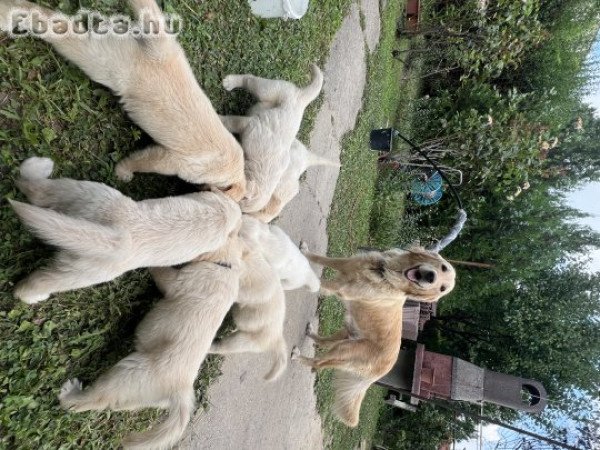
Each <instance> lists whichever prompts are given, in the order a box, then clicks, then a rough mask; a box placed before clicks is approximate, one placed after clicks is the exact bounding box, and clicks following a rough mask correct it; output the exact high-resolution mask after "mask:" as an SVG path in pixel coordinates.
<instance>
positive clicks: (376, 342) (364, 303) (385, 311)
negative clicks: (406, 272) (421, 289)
mask: <svg viewBox="0 0 600 450" xmlns="http://www.w3.org/2000/svg"><path fill="white" fill-rule="evenodd" d="M344 304H345V306H346V323H345V326H344V328H342V329H341V330H340V331H338V332H337V333H335V334H334V335H332V336H330V337H321V336H318V335H317V334H315V333H314V331H313V330H312V327H311V326H310V324H309V326H308V327H307V335H308V336H309V337H310V338H312V339H313V340H314V341H315V343H316V344H317V345H318V346H320V347H322V348H323V349H326V350H327V351H326V352H325V353H323V354H321V355H319V356H318V357H316V358H307V357H305V356H302V355H300V352H299V350H298V348H297V347H294V349H293V351H292V359H293V360H299V361H300V362H302V363H303V364H306V365H308V366H310V367H312V368H313V369H316V370H321V369H334V370H335V372H334V392H335V393H334V404H333V408H334V413H335V415H336V416H337V417H338V418H339V419H340V420H341V421H342V422H343V423H345V424H346V425H348V426H349V427H355V426H356V425H357V424H358V419H359V414H360V405H361V403H362V401H363V398H364V396H365V393H366V392H367V389H368V388H369V386H370V385H371V384H373V383H374V382H375V381H377V380H378V379H380V378H381V377H382V376H384V375H385V374H387V373H388V372H389V371H390V370H391V369H392V367H393V366H394V364H395V362H396V360H397V359H398V352H399V351H400V340H401V337H402V307H403V305H404V300H398V299H397V298H394V299H379V300H373V299H368V300H353V301H345V302H344Z"/></svg>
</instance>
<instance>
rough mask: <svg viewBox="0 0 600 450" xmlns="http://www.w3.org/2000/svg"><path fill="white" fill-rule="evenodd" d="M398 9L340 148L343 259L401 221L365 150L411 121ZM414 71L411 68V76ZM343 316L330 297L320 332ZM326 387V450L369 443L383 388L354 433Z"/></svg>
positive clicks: (391, 232)
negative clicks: (395, 53)
mask: <svg viewBox="0 0 600 450" xmlns="http://www.w3.org/2000/svg"><path fill="white" fill-rule="evenodd" d="M403 10H404V2H402V1H401V2H389V3H388V6H387V9H386V10H385V11H383V14H382V36H381V41H380V43H379V47H378V50H377V51H376V52H375V53H374V54H373V55H372V56H371V57H370V58H369V61H368V63H369V65H368V80H367V89H366V92H365V96H364V104H363V109H362V111H361V113H360V115H359V117H358V121H357V125H356V128H355V129H354V130H353V131H352V132H350V133H349V134H348V135H347V136H346V137H345V139H344V142H343V145H342V155H341V161H342V168H341V171H340V176H339V179H338V184H337V188H336V192H335V197H334V201H333V207H332V211H331V215H330V217H329V223H328V233H329V250H328V254H329V255H334V256H335V255H343V256H347V255H350V254H353V253H355V252H356V251H357V248H358V247H360V246H369V245H371V246H386V245H387V244H388V243H389V242H391V239H392V237H393V239H394V243H395V242H396V241H395V239H396V238H397V236H396V233H397V231H398V230H397V229H398V226H397V223H398V220H396V219H397V218H400V217H402V213H403V210H404V209H403V202H404V196H405V194H404V192H405V190H402V191H399V190H398V189H399V188H400V186H397V185H395V184H394V185H393V186H392V185H389V184H388V183H384V184H385V185H386V189H388V191H389V196H386V197H385V199H383V198H382V197H379V193H378V192H377V190H378V184H379V183H378V176H379V175H378V171H377V162H376V160H377V155H376V153H375V152H372V151H370V150H369V143H368V139H369V132H370V131H371V130H372V129H374V128H384V127H386V126H392V125H394V126H397V125H398V121H407V122H408V121H409V120H411V116H410V111H411V106H412V100H413V99H414V97H415V96H416V95H417V94H418V88H419V83H418V79H417V78H411V77H407V76H406V75H407V74H406V73H405V72H404V71H405V67H404V64H403V63H402V62H401V61H398V60H396V59H394V58H392V56H391V52H392V50H394V49H399V48H405V46H407V45H408V43H407V41H405V40H397V39H396V37H395V29H396V21H397V19H398V17H400V16H401V12H402V11H403ZM414 70H415V69H414V68H413V69H411V73H412V72H413V71H414ZM404 78H408V80H405V79H404ZM383 214H387V215H388V216H391V218H388V219H386V220H385V221H380V222H379V227H378V228H377V229H376V230H375V231H376V232H375V233H374V232H373V231H374V230H372V229H371V228H372V227H371V223H372V217H373V218H374V217H376V216H380V217H381V216H382V215H383ZM373 220H376V219H373ZM384 222H385V223H384ZM343 315H344V310H343V307H342V305H341V303H340V302H339V301H338V300H336V299H335V297H327V298H325V299H323V300H322V301H321V303H320V305H319V317H320V333H321V334H324V335H329V334H332V333H333V332H335V331H337V330H338V329H339V328H340V327H341V325H342V323H343ZM331 382H332V372H331V371H324V372H320V373H319V376H318V379H317V384H316V391H317V401H318V408H319V412H320V414H321V417H322V419H323V427H324V436H325V438H324V440H325V444H326V447H327V448H331V449H339V450H350V449H353V448H355V447H356V446H358V445H359V443H360V442H361V441H363V440H365V441H366V442H371V439H372V437H373V435H374V433H375V431H376V427H377V421H378V417H379V411H380V409H381V407H382V405H383V401H382V398H383V389H381V388H379V387H372V388H370V389H369V391H368V393H367V396H366V398H365V400H364V402H363V405H362V409H361V418H360V423H359V425H358V427H356V428H355V429H349V428H347V427H346V426H344V425H342V424H341V423H340V422H338V421H337V420H336V419H335V418H334V417H333V416H332V414H331V411H330V406H331V404H332V402H333V390H332V385H331Z"/></svg>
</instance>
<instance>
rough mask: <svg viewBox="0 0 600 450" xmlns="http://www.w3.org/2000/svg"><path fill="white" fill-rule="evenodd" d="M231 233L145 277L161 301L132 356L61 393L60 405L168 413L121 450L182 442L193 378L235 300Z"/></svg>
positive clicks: (236, 256)
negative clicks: (213, 246) (178, 265)
mask: <svg viewBox="0 0 600 450" xmlns="http://www.w3.org/2000/svg"><path fill="white" fill-rule="evenodd" d="M235 235H236V233H235V232H233V233H232V236H231V237H230V238H229V239H228V241H227V243H226V245H225V246H223V247H222V248H220V249H219V250H218V251H216V252H214V253H212V254H207V255H203V256H202V260H200V259H198V260H195V261H193V262H191V263H190V264H188V265H186V266H184V267H183V268H182V269H180V270H176V269H173V268H167V267H165V268H155V269H152V270H151V274H152V276H153V278H154V280H155V281H156V284H157V286H158V288H159V289H160V290H161V291H162V292H163V294H164V296H165V297H164V299H163V300H161V301H159V302H158V304H157V305H156V306H155V307H154V309H152V310H151V311H150V312H149V313H148V314H147V315H146V317H145V318H144V319H143V320H142V322H141V323H140V324H139V326H138V327H137V330H136V346H135V352H133V353H131V354H130V355H129V356H126V357H125V358H123V359H122V360H121V361H119V362H118V363H117V364H116V365H115V366H114V367H112V368H111V369H110V370H109V371H108V372H106V373H105V374H103V375H102V376H101V377H100V378H99V379H98V380H97V381H96V382H95V383H94V384H93V385H92V386H91V387H89V388H87V389H85V390H82V389H81V383H80V382H79V381H78V380H77V379H75V380H72V381H71V380H69V381H67V382H66V383H65V384H64V385H63V388H62V390H61V392H60V394H59V400H60V404H61V406H62V407H63V408H65V409H68V410H71V411H76V412H81V411H88V410H103V409H112V410H135V409H140V408H149V407H154V408H164V409H168V415H167V417H166V418H165V419H164V421H163V422H161V423H158V424H157V425H155V426H154V427H152V428H151V429H150V430H148V431H146V432H143V433H136V434H132V435H130V436H127V437H126V438H125V440H124V442H123V445H124V447H125V448H126V449H139V450H142V449H143V450H149V449H168V448H171V447H172V446H173V445H175V444H176V443H177V442H178V441H179V439H180V438H181V436H182V434H183V432H184V430H185V428H186V426H187V424H188V422H189V419H190V417H191V414H192V412H193V411H194V403H195V401H194V380H195V379H196V377H197V375H198V370H199V369H200V366H201V364H202V362H203V361H204V358H205V356H206V354H207V352H208V350H209V347H210V344H211V342H212V340H213V339H214V336H215V334H216V332H217V330H218V328H219V326H220V325H221V323H222V322H223V319H224V317H225V315H226V314H227V311H228V310H229V308H230V307H231V305H232V303H233V301H234V300H235V299H236V297H237V295H238V286H239V276H240V257H241V246H240V245H239V243H238V239H237V237H236V236H235Z"/></svg>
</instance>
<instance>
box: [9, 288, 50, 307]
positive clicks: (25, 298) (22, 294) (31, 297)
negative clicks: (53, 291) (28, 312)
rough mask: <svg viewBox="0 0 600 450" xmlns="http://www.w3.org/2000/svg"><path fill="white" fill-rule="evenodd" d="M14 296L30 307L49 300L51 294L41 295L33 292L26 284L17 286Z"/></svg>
mask: <svg viewBox="0 0 600 450" xmlns="http://www.w3.org/2000/svg"><path fill="white" fill-rule="evenodd" d="M13 295H14V296H15V298H17V299H19V300H21V301H22V302H23V303H27V304H28V305H35V304H36V303H39V302H43V301H44V300H48V298H49V297H50V294H46V293H42V294H40V293H34V292H31V290H30V289H29V287H28V286H27V285H26V284H24V283H19V284H18V285H17V287H16V288H15V290H14V292H13Z"/></svg>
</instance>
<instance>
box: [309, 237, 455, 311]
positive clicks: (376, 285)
mask: <svg viewBox="0 0 600 450" xmlns="http://www.w3.org/2000/svg"><path fill="white" fill-rule="evenodd" d="M304 254H305V255H306V257H307V258H308V259H309V260H310V261H312V262H314V263H317V264H321V265H323V266H326V267H330V268H332V269H334V270H336V271H337V272H338V273H337V275H336V277H335V278H334V279H333V280H321V290H322V292H324V293H326V294H335V295H337V296H338V297H340V298H341V299H344V300H357V299H364V300H369V299H373V300H375V299H389V298H395V299H402V300H405V299H406V298H407V297H410V298H411V299H413V300H419V301H422V302H434V301H436V300H438V299H439V298H440V297H442V296H444V295H446V294H448V293H449V292H450V291H451V290H452V289H454V283H455V278H456V272H455V271H454V268H453V267H452V265H451V264H450V263H448V261H446V260H445V259H444V258H442V257H441V256H440V255H438V254H437V253H433V252H429V251H427V250H425V249H423V248H420V247H412V248H410V249H409V250H408V251H404V250H399V249H392V250H388V251H385V252H373V251H371V252H365V253H359V254H357V255H354V256H351V257H350V258H328V257H325V256H319V255H315V254H313V253H309V252H307V251H305V253H304Z"/></svg>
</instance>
